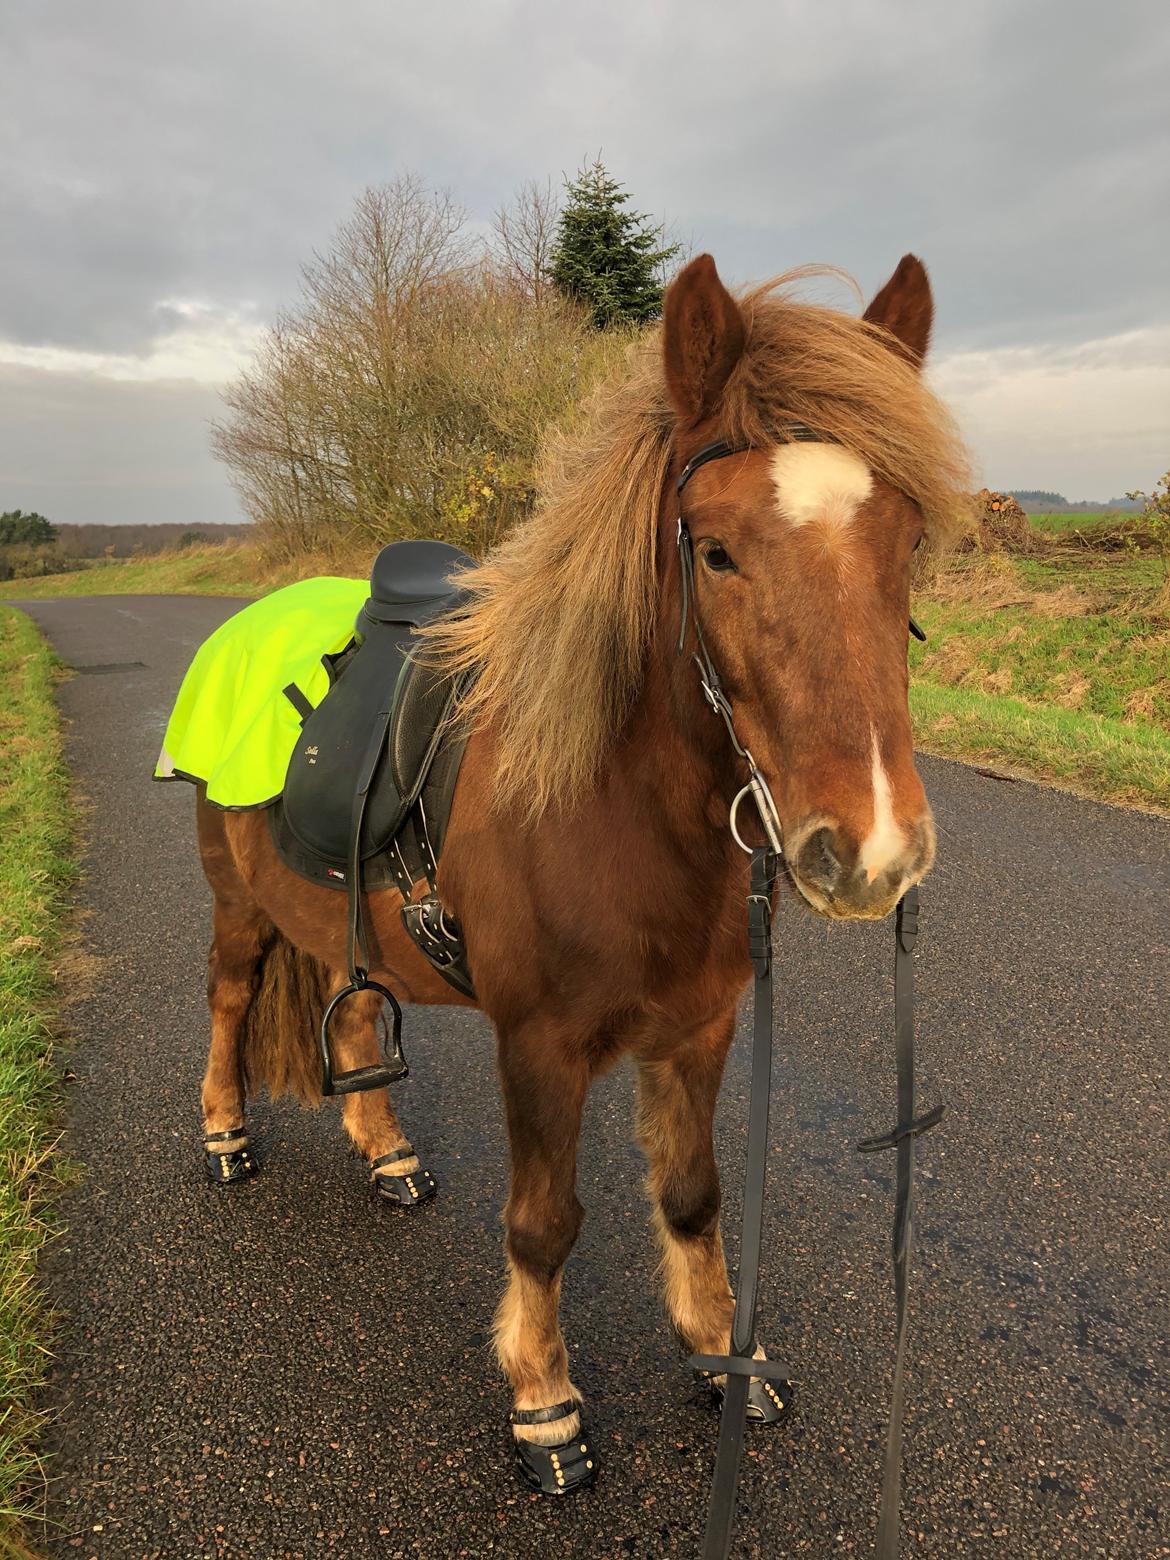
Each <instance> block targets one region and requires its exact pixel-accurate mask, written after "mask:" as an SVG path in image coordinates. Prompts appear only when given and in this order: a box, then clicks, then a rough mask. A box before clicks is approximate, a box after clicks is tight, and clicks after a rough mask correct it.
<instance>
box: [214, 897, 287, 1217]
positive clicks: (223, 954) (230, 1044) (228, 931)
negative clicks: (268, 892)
mask: <svg viewBox="0 0 1170 1560" xmlns="http://www.w3.org/2000/svg"><path fill="white" fill-rule="evenodd" d="M271 936H272V925H271V923H270V922H269V920H268V919H267V917H266V916H265V915H264V914H263V912H262V911H261V910H260V909H259V908H258V907H257V906H255V905H250V904H247V903H245V902H243V901H236V902H225V901H223V900H221V899H220V898H219V896H218V894H217V896H216V901H215V910H214V915H213V934H212V939H211V951H210V953H209V954H208V958H207V1005H208V1008H209V1009H210V1011H211V1045H210V1047H209V1049H208V1052H207V1071H206V1073H205V1074H204V1077H203V1149H204V1155H205V1161H204V1162H205V1164H206V1166H207V1173H208V1174H209V1175H210V1176H211V1179H212V1180H213V1181H214V1182H215V1183H216V1185H218V1186H228V1185H231V1184H232V1183H233V1182H235V1181H243V1180H246V1179H247V1178H248V1177H249V1176H252V1175H254V1174H255V1173H256V1161H255V1159H254V1158H253V1156H252V1152H251V1150H250V1149H249V1147H248V1134H247V1128H246V1126H245V1122H244V1061H243V1055H242V1044H241V1042H242V1037H243V1027H244V1019H245V1016H246V1015H247V1012H248V1008H249V1006H250V1005H251V1002H252V998H253V997H254V996H255V994H256V989H257V986H258V985H259V980H260V966H261V963H262V960H263V955H264V948H265V945H266V943H267V942H268V940H269V939H270V938H271Z"/></svg>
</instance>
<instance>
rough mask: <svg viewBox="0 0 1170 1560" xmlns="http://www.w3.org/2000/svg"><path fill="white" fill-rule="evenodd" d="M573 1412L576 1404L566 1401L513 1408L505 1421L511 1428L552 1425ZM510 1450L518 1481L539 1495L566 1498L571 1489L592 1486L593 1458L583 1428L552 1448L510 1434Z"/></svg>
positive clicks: (594, 1474)
mask: <svg viewBox="0 0 1170 1560" xmlns="http://www.w3.org/2000/svg"><path fill="white" fill-rule="evenodd" d="M577 1413H580V1404H578V1403H577V1402H576V1400H575V1399H573V1398H568V1399H567V1400H566V1401H565V1402H564V1403H553V1404H552V1405H551V1407H549V1408H514V1409H513V1410H512V1412H511V1413H510V1414H509V1415H508V1419H509V1422H510V1423H511V1424H514V1425H552V1424H556V1423H557V1421H558V1420H561V1419H569V1418H571V1417H572V1415H573V1414H577ZM512 1448H513V1451H514V1452H515V1455H516V1471H517V1472H518V1473H519V1475H520V1477H521V1479H523V1480H524V1482H525V1484H527V1485H529V1486H530V1488H532V1489H534V1490H539V1491H540V1493H541V1494H542V1495H569V1494H571V1493H572V1491H573V1490H579V1489H583V1488H584V1487H585V1486H586V1485H587V1484H592V1483H593V1481H594V1479H596V1477H597V1459H596V1458H595V1457H594V1455H593V1452H592V1449H591V1448H590V1445H589V1437H588V1436H587V1435H586V1433H585V1428H584V1426H582V1427H581V1429H579V1430H578V1431H577V1434H576V1435H575V1436H573V1437H572V1438H571V1439H570V1440H567V1441H558V1442H557V1443H556V1445H554V1446H544V1445H542V1444H541V1443H540V1442H539V1441H526V1440H524V1439H523V1438H522V1437H519V1436H515V1435H514V1436H513V1437H512Z"/></svg>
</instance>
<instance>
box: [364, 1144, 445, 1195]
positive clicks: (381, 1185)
mask: <svg viewBox="0 0 1170 1560" xmlns="http://www.w3.org/2000/svg"><path fill="white" fill-rule="evenodd" d="M415 1158H417V1155H416V1154H415V1152H414V1149H413V1148H411V1146H410V1144H409V1143H408V1144H407V1145H406V1147H405V1148H400V1149H397V1150H396V1151H395V1152H394V1153H393V1154H383V1155H382V1157H381V1159H375V1160H374V1161H373V1162H372V1164H371V1165H370V1173H371V1175H372V1177H373V1181H374V1190H375V1191H376V1192H377V1194H378V1196H379V1197H381V1198H382V1199H383V1200H384V1201H385V1202H388V1203H392V1204H393V1205H394V1207H396V1208H417V1207H418V1206H419V1205H420V1204H421V1203H426V1202H430V1200H431V1198H432V1197H433V1196H434V1195H435V1193H436V1192H437V1191H438V1190H439V1187H438V1183H437V1182H436V1180H435V1178H434V1176H433V1175H432V1174H431V1172H430V1171H429V1170H424V1169H423V1168H422V1166H421V1165H420V1166H419V1167H418V1169H417V1170H410V1171H408V1172H407V1173H406V1174H405V1175H388V1174H387V1173H386V1171H387V1168H388V1167H389V1166H390V1165H394V1164H399V1163H400V1162H401V1161H402V1160H403V1159H415Z"/></svg>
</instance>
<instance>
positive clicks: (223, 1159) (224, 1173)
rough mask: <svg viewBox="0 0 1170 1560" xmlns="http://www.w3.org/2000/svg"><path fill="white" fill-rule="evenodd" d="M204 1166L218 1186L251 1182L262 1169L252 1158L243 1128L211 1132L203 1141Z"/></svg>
mask: <svg viewBox="0 0 1170 1560" xmlns="http://www.w3.org/2000/svg"><path fill="white" fill-rule="evenodd" d="M203 1164H204V1168H205V1169H206V1171H207V1174H208V1177H209V1178H210V1179H211V1180H212V1181H213V1182H214V1183H215V1185H216V1186H233V1185H234V1184H235V1183H236V1182H237V1181H247V1180H250V1179H251V1177H252V1176H254V1175H255V1174H256V1172H257V1171H258V1170H259V1168H260V1166H259V1165H258V1164H257V1163H256V1161H255V1160H254V1159H253V1158H252V1150H251V1149H250V1148H249V1147H248V1134H247V1132H246V1131H245V1130H244V1128H243V1127H233V1128H232V1130H231V1131H230V1132H209V1133H208V1134H207V1136H206V1137H205V1138H204V1139H203Z"/></svg>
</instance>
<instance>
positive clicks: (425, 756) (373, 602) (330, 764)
mask: <svg viewBox="0 0 1170 1560" xmlns="http://www.w3.org/2000/svg"><path fill="white" fill-rule="evenodd" d="M470 563H471V559H470V558H468V557H467V555H466V554H465V553H461V552H460V551H459V549H458V548H456V547H450V546H448V545H447V543H445V542H431V541H410V542H392V543H391V544H390V546H388V547H384V548H383V549H382V551H381V552H380V553H379V554H378V557H377V559H376V560H375V562H374V567H373V571H372V574H371V581H370V592H371V593H370V599H369V600H368V601H367V602H366V604H365V606H364V607H363V608H362V610H361V612H360V613H359V615H358V621H357V631H358V641H357V644H356V646H355V647H354V648H353V649H351V650H350V651H349V652H347V655H346V657H345V658H344V661H343V664H341V667H340V671H339V674H338V676H337V680H336V682H335V683H334V684H333V686H332V687H331V688H330V689H329V691H328V693H327V694H326V695H325V697H324V699H323V700H322V701H321V703H320V704H319V705H318V706H317V708H316V709H315V710H313V711H312V713H311V714H310V715H308V716H307V718H306V720H305V723H304V727H303V729H302V731H301V734H300V737H299V738H298V740H297V743H296V746H295V748H294V749H293V754H292V758H291V760H290V761H289V766H288V772H287V774H286V776H285V784H284V793H283V804H284V819H285V823H286V824H287V826H288V828H289V830H290V831H291V832H292V834H293V836H294V837H295V838H296V840H297V841H298V842H299V843H300V845H302V846H303V847H304V848H305V849H307V850H308V851H310V852H312V853H313V854H314V855H316V856H318V857H320V858H322V859H323V860H325V861H326V862H328V863H330V864H332V865H334V866H336V867H339V868H340V867H342V866H343V865H344V863H345V862H346V861H347V860H348V858H349V854H350V831H351V828H352V825H353V818H354V797H355V794H356V792H357V790H358V787H359V785H361V784H363V783H364V781H365V780H366V779H368V778H369V777H368V776H364V775H363V774H362V772H361V771H362V768H363V762H365V763H368V762H369V761H370V759H371V758H372V757H373V756H375V754H374V751H373V747H374V739H375V735H376V733H378V732H381V733H383V734H384V736H385V740H384V741H380V745H379V746H378V748H377V752H376V758H377V762H376V764H375V766H374V769H373V778H372V781H371V783H370V784H369V790H368V794H367V797H366V804H365V810H364V818H363V823H362V838H361V855H362V858H363V859H368V858H370V857H372V856H375V855H377V854H378V853H379V852H381V851H384V850H385V849H386V848H387V847H388V846H389V845H390V844H391V843H392V842H393V840H394V839H395V837H396V836H397V834H398V833H399V831H400V830H401V829H402V827H403V825H404V824H405V822H406V818H407V814H408V813H409V810H410V808H411V807H412V806H413V805H414V803H415V801H416V800H417V798H418V794H419V790H420V788H421V787H422V785H423V782H424V781H425V779H426V771H427V768H428V766H429V764H430V761H431V760H432V759H433V757H434V754H435V750H436V746H437V740H438V733H439V731H440V727H441V725H442V722H443V719H444V715H445V713H446V710H447V707H448V704H449V702H450V699H451V695H452V682H451V679H450V677H448V676H446V675H445V674H443V673H441V672H437V671H435V670H434V669H432V668H430V667H426V666H420V665H418V664H416V663H415V662H414V661H413V660H412V659H411V650H412V647H413V645H414V630H415V628H416V627H418V626H419V625H420V624H422V623H425V622H427V621H428V620H429V619H430V618H433V617H435V616H437V615H438V614H439V613H440V612H443V611H449V610H450V609H451V608H452V607H453V606H455V605H456V604H457V603H458V601H459V599H460V593H459V592H458V591H457V590H456V589H455V588H454V587H453V586H452V585H451V584H450V578H449V577H450V575H451V574H452V573H453V572H454V571H455V570H456V569H459V568H463V567H465V566H468V565H470Z"/></svg>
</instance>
